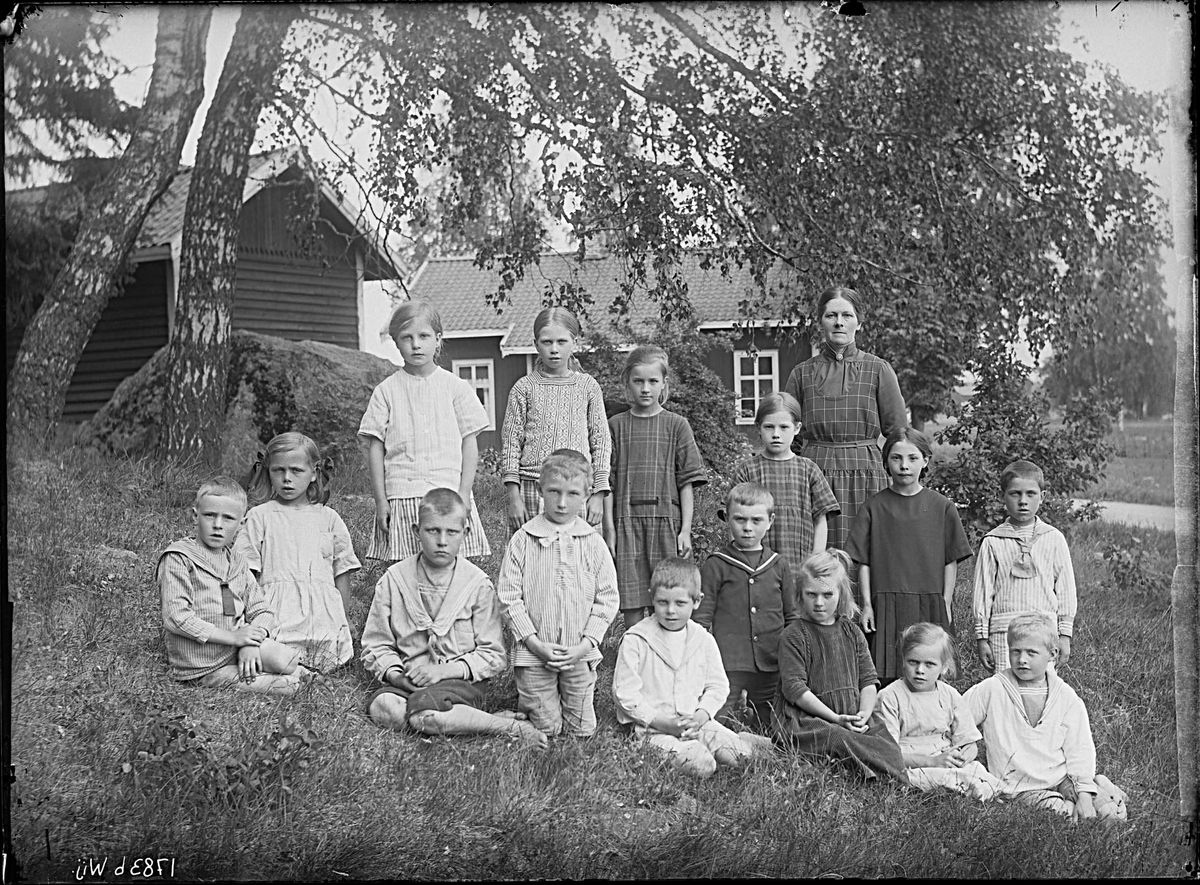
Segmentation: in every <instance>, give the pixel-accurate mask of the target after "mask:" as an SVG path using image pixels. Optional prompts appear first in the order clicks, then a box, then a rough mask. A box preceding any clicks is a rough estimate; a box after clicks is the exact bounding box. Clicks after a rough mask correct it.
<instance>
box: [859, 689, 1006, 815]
mask: <svg viewBox="0 0 1200 885" xmlns="http://www.w3.org/2000/svg"><path fill="white" fill-rule="evenodd" d="M875 711H876V715H877V716H879V718H880V719H881V720H882V721H883V724H884V725H885V726H886V727H887V730H888V731H889V732H891V735H892V737H893V738H895V739H896V743H898V744H899V745H900V752H901V753H915V754H921V755H926V756H936V755H938V754H939V753H943V752H945V751H946V750H949V749H950V748H951V747H961V746H963V745H964V744H969V743H971V742H972V741H979V740H981V739H982V735H980V733H979V729H978V728H976V727H975V720H974V719H973V718H972V717H971V713H970V711H969V710H968V709H967V705H966V702H965V701H964V700H963V699H962V695H960V694H959V693H958V692H957V691H956V690H955V689H954V687H953V686H951V685H947V684H946V683H944V682H938V683H937V684H936V686H935V690H934V691H919V692H914V691H910V690H909V688H908V685H907V684H906V683H905V682H904V680H903V679H897V680H896V681H895V682H892V683H889V684H888V685H887V686H886V687H885V688H884V689H882V690H881V691H880V692H879V699H878V701H877V702H876V704H875ZM908 782H909V783H910V784H912V785H913V786H914V787H917V788H918V789H920V790H932V789H933V788H934V787H947V788H949V789H951V790H954V791H955V792H958V793H967V794H968V795H971V796H975V797H976V798H978V799H991V798H992V797H993V796H994V795H996V792H997V790H998V788H999V786H1000V782H999V781H998V780H997V779H996V778H995V777H993V776H992V775H991V774H989V773H988V770H987V769H986V768H984V767H983V765H981V764H980V763H979V762H977V761H975V760H972V761H970V762H967V763H964V764H963V766H962V767H961V768H910V769H908Z"/></svg>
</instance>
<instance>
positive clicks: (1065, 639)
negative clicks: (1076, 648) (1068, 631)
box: [1056, 636, 1071, 667]
mask: <svg viewBox="0 0 1200 885" xmlns="http://www.w3.org/2000/svg"><path fill="white" fill-rule="evenodd" d="M1070 657H1071V637H1070V636H1060V637H1058V664H1057V665H1056V666H1059V667H1065V666H1066V665H1067V661H1068V660H1069V659H1070Z"/></svg>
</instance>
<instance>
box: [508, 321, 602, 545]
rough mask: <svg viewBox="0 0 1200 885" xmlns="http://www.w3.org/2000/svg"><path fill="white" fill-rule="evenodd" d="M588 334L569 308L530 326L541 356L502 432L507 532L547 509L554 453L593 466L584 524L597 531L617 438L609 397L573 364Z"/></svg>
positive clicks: (515, 393)
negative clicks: (541, 487)
mask: <svg viewBox="0 0 1200 885" xmlns="http://www.w3.org/2000/svg"><path fill="white" fill-rule="evenodd" d="M582 334H583V332H582V329H581V328H580V325H579V320H578V319H576V318H575V314H573V313H571V311H569V310H567V309H566V308H565V307H547V308H546V309H544V310H542V311H541V312H540V313H539V314H538V315H537V317H536V318H535V319H534V321H533V339H534V345H535V346H536V347H537V353H538V357H537V360H536V361H535V363H534V366H533V370H532V371H531V372H530V373H529V374H528V375H525V376H524V377H522V378H519V379H518V380H517V383H516V384H514V385H513V387H512V390H511V391H510V392H509V394H508V407H507V408H506V409H505V411H504V425H503V429H502V431H501V436H502V438H503V447H502V453H501V475H500V478H501V480H502V481H503V482H504V485H505V486H506V488H507V489H508V528H509V531H513V532H515V531H516V530H517V529H519V528H520V527H521V526H522V525H524V524H525V523H526V522H527V521H528V520H529V519H531V518H533V517H534V516H537V515H538V514H539V513H540V512H541V511H542V499H541V495H540V494H539V492H538V477H539V475H540V471H541V466H542V462H543V461H545V460H546V459H547V458H548V457H550V453H551V452H553V451H555V450H556V449H574V450H575V451H577V452H582V453H583V454H584V455H585V456H586V457H587V458H588V460H589V461H590V462H591V465H592V493H591V496H590V497H589V498H588V501H587V512H586V517H587V521H588V522H589V523H591V524H592V525H594V526H595V525H600V524H601V522H602V520H603V518H604V497H605V496H606V495H607V494H608V492H609V484H608V474H609V459H610V457H611V454H612V439H611V438H610V436H609V432H608V416H607V414H606V413H605V411H604V395H603V393H601V391H600V385H599V384H597V383H596V379H595V378H593V377H592V376H591V375H588V374H587V373H586V372H584V371H583V370H582V369H581V367H580V365H579V361H578V360H576V359H575V356H574V354H575V349H576V347H578V345H579V339H580V337H581V336H582Z"/></svg>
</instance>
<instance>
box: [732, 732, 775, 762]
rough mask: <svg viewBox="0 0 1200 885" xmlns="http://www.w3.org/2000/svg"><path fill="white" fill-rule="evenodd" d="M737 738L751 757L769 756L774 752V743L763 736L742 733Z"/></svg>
mask: <svg viewBox="0 0 1200 885" xmlns="http://www.w3.org/2000/svg"><path fill="white" fill-rule="evenodd" d="M738 737H739V738H741V741H742V746H744V747H745V748H746V749H747V750H749V751H750V755H751V756H770V755H772V754H774V752H775V742H774V741H773V740H771V739H770V738H769V737H767V736H766V735H765V734H755V733H754V732H752V731H743V732H742V733H741V734H739V735H738Z"/></svg>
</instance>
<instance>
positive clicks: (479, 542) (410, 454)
mask: <svg viewBox="0 0 1200 885" xmlns="http://www.w3.org/2000/svg"><path fill="white" fill-rule="evenodd" d="M388 333H389V334H390V335H391V336H392V340H394V341H395V342H396V347H397V348H398V349H399V351H400V355H401V356H402V357H403V358H404V366H403V368H401V369H400V370H399V371H398V372H394V373H393V374H392V375H390V376H389V377H387V378H385V379H384V380H383V381H381V382H380V383H379V385H378V386H377V387H376V388H375V389H374V390H373V391H372V392H371V400H370V402H369V403H367V410H366V412H364V413H363V417H362V422H361V423H360V424H359V427H358V439H359V444H360V445H361V446H362V448H363V450H364V451H365V453H366V458H367V472H368V474H369V475H370V479H371V496H372V497H373V498H374V499H375V531H374V533H373V534H372V536H371V546H370V547H369V548H368V549H367V557H368V558H370V559H383V560H389V561H395V560H398V559H405V558H407V557H409V556H415V555H416V554H417V552H418V551H419V550H420V545H419V544H418V543H417V539H416V537H415V536H414V535H413V532H412V526H413V525H415V524H416V522H417V506H418V505H419V504H420V503H421V496H422V495H424V494H425V493H426V492H428V491H429V490H430V489H436V488H447V489H457V490H458V494H459V497H461V498H462V499H463V500H464V501H466V502H467V513H468V518H469V524H470V528H469V529H468V531H467V534H466V536H465V537H464V538H463V539H462V553H463V555H464V556H490V555H491V552H492V551H491V548H490V547H489V546H488V540H487V535H486V534H485V533H484V531H483V524H482V523H481V522H480V521H479V514H478V513H476V512H475V508H474V507H473V506H472V499H471V489H472V487H473V486H474V484H475V470H476V467H477V466H478V464H479V443H478V435H479V432H480V431H481V430H485V429H487V426H488V417H487V413H486V412H484V410H483V405H482V404H481V403H480V402H479V398H478V397H476V396H475V391H473V390H472V389H471V387H470V385H468V384H467V382H465V381H464V380H462V379H461V378H459V377H458V376H457V375H454V374H452V373H451V372H448V371H446V370H445V369H443V368H442V367H441V366H439V365H438V364H437V358H438V354H439V353H440V351H441V349H442V318H441V315H440V314H438V312H437V309H436V308H434V306H433V305H432V304H429V303H428V302H426V301H406V302H404V303H403V304H401V305H400V306H399V307H397V308H396V310H395V312H394V313H393V314H392V318H391V320H390V321H389V323H388Z"/></svg>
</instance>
